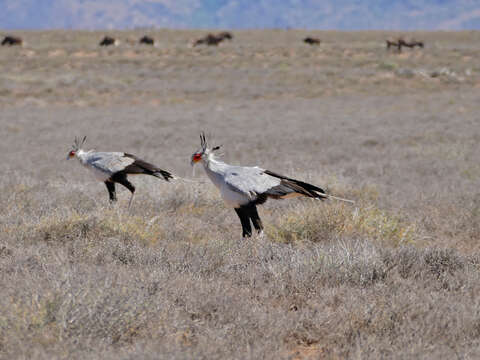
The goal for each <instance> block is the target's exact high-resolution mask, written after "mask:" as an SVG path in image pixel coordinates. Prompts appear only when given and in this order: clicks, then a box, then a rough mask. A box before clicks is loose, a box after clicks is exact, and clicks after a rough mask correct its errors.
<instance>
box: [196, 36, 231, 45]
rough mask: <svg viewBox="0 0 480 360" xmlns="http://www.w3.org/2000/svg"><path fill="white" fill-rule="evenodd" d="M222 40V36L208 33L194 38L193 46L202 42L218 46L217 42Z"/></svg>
mask: <svg viewBox="0 0 480 360" xmlns="http://www.w3.org/2000/svg"><path fill="white" fill-rule="evenodd" d="M223 40H224V38H223V37H218V36H216V35H213V34H208V35H206V36H205V37H203V38H201V39H198V40H196V41H195V42H194V43H193V46H197V45H202V44H205V45H208V46H218V44H220V43H221V42H222V41H223Z"/></svg>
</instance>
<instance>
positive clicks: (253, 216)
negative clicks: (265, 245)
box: [247, 204, 263, 234]
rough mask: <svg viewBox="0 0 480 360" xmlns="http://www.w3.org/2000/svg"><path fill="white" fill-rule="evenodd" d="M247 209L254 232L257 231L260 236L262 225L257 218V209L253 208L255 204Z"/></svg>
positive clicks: (258, 217)
mask: <svg viewBox="0 0 480 360" xmlns="http://www.w3.org/2000/svg"><path fill="white" fill-rule="evenodd" d="M247 209H248V212H249V216H250V219H251V220H252V223H253V227H254V228H255V230H257V232H258V233H259V234H262V233H263V224H262V220H260V216H258V211H257V207H256V206H255V204H252V205H250V206H249V207H248V208H247Z"/></svg>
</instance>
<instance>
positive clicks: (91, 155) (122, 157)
mask: <svg viewBox="0 0 480 360" xmlns="http://www.w3.org/2000/svg"><path fill="white" fill-rule="evenodd" d="M86 139H87V137H86V136H85V137H84V138H83V140H82V142H81V143H80V142H79V141H78V139H77V138H75V143H74V145H73V147H72V150H70V152H69V153H68V156H67V160H68V159H72V158H74V157H76V158H77V159H78V160H79V161H80V164H82V165H83V166H85V167H86V168H88V169H90V170H91V171H92V172H93V174H94V176H95V177H96V178H97V180H99V181H102V182H104V183H105V185H106V186H107V190H108V194H109V196H110V201H111V202H115V201H117V195H116V193H115V183H118V184H121V185H123V186H125V187H126V188H127V189H128V190H130V192H131V193H132V196H131V197H130V201H129V203H128V208H130V206H131V205H132V200H133V195H134V194H135V186H133V184H132V183H131V182H130V181H128V179H127V175H140V174H145V175H152V176H155V177H158V178H160V179H164V180H165V181H169V180H170V179H174V176H173V175H172V174H170V173H169V172H168V171H165V170H162V169H160V168H158V167H157V166H155V165H152V164H150V163H148V162H146V161H144V160H142V159H139V158H137V157H136V156H135V155H132V154H127V153H123V152H97V151H95V150H89V151H85V150H83V149H82V148H81V147H82V146H83V144H84V143H85V140H86Z"/></svg>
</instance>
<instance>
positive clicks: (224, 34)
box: [217, 31, 233, 40]
mask: <svg viewBox="0 0 480 360" xmlns="http://www.w3.org/2000/svg"><path fill="white" fill-rule="evenodd" d="M217 36H218V37H221V38H223V39H228V40H232V39H233V34H232V33H231V32H229V31H223V32H221V33H220V34H218V35H217Z"/></svg>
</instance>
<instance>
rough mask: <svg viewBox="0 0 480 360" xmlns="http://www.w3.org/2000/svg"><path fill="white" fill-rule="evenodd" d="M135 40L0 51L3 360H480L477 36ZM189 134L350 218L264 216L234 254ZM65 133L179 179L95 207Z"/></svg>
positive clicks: (230, 229)
mask: <svg viewBox="0 0 480 360" xmlns="http://www.w3.org/2000/svg"><path fill="white" fill-rule="evenodd" d="M144 33H145V32H143V31H127V32H111V33H110V34H111V35H113V36H114V37H116V38H118V39H119V40H120V41H121V44H120V45H119V46H117V47H107V48H100V47H99V46H98V42H99V41H100V40H101V38H102V37H103V35H104V33H103V32H79V31H51V32H19V33H15V35H20V36H22V37H23V38H24V40H25V41H26V44H25V45H24V46H23V47H1V48H0V66H1V69H2V71H1V72H0V106H1V114H2V115H1V117H0V124H1V129H2V131H1V136H0V139H1V141H0V160H1V163H2V171H1V173H0V189H1V191H0V289H1V296H0V358H2V359H13V358H18V359H85V358H88V359H119V358H121V359H133V358H135V359H173V358H174V359H230V358H231V359H317V358H330V359H341V358H359V359H360V358H392V359H405V358H422V359H439V358H443V359H451V358H456V357H458V358H464V359H469V358H471V359H473V358H478V357H479V356H480V252H479V251H480V242H479V240H480V190H479V185H480V146H479V142H480V127H479V125H480V118H479V111H478V109H479V104H480V102H479V100H480V61H479V54H480V32H473V31H472V32H434V33H423V32H418V33H409V34H406V35H407V36H409V37H415V38H416V39H419V40H423V41H424V42H425V48H424V49H418V48H417V49H413V50H411V49H405V50H403V51H402V52H401V53H398V52H396V51H393V50H392V51H387V50H386V48H385V39H387V38H389V37H395V36H398V35H401V34H399V33H388V32H380V31H379V32H333V31H332V32H315V31H314V32H308V33H307V32H305V31H296V30H269V31H240V32H233V34H234V39H233V41H225V42H223V43H222V44H221V45H220V46H219V47H206V46H198V47H192V46H189V44H191V43H192V41H193V40H194V39H196V38H198V37H201V36H203V35H205V34H206V33H207V32H206V31H205V32H204V31H170V30H158V31H147V33H148V34H149V35H151V36H152V37H154V38H155V40H156V42H157V44H156V46H154V47H151V46H145V45H138V44H136V41H137V40H138V38H140V37H141V36H142V35H144ZM307 35H313V36H316V37H319V38H320V39H321V40H322V43H321V44H320V46H309V45H306V44H304V43H302V39H303V38H304V37H305V36H307ZM200 131H205V132H206V133H207V134H208V135H209V139H210V142H211V144H212V145H223V152H224V156H223V157H224V159H225V161H227V162H229V163H233V164H242V165H259V166H261V167H264V168H267V169H269V170H272V171H275V172H279V173H282V174H285V175H287V176H291V177H295V178H298V179H302V180H305V181H308V182H311V183H313V184H316V185H319V186H321V187H325V188H326V189H327V190H328V191H329V192H330V193H332V194H334V195H338V196H342V197H346V198H351V199H354V200H355V201H356V204H355V205H354V206H351V205H348V204H343V203H336V202H332V201H325V202H319V201H313V200H309V199H287V200H283V201H269V202H267V204H265V205H264V206H263V207H260V209H259V211H260V216H262V218H263V221H264V224H265V226H266V231H265V236H264V237H262V238H259V237H253V238H251V239H248V240H243V239H241V226H240V222H239V220H238V218H237V216H236V214H235V212H234V211H233V210H232V209H228V208H226V207H225V206H224V204H223V202H222V201H221V200H220V197H219V195H218V192H217V190H216V189H215V188H214V187H213V185H212V184H211V183H210V182H209V181H208V179H207V178H206V176H205V174H204V172H203V169H201V168H200V167H198V168H196V169H195V174H192V168H191V166H190V156H191V154H192V153H193V152H194V151H195V150H197V149H198V148H199V133H200ZM84 135H86V136H87V143H86V147H87V148H95V149H97V150H105V151H125V152H129V153H133V154H136V155H138V156H140V157H142V158H144V159H145V160H147V161H150V162H152V163H154V164H156V165H158V166H160V167H162V168H164V169H166V170H169V171H171V172H173V173H174V174H177V175H179V176H181V177H184V178H187V179H193V180H195V181H194V182H190V181H176V182H173V183H166V182H163V181H161V180H159V179H156V178H149V177H135V178H133V182H134V184H135V185H136V186H137V192H136V196H135V200H134V203H133V206H132V208H131V211H130V212H128V210H127V205H128V199H129V193H128V191H127V190H125V189H123V188H119V189H118V192H119V201H118V203H117V204H116V205H114V206H110V205H109V203H108V193H107V190H106V188H105V186H104V185H103V184H102V183H99V182H97V181H95V179H94V178H93V177H92V176H91V175H90V174H89V173H88V172H87V171H86V170H85V169H84V168H82V167H81V166H80V165H79V164H78V163H77V161H76V160H75V161H67V160H65V159H66V156H67V153H68V151H69V150H70V147H71V145H72V144H73V139H74V137H75V136H78V137H81V136H84Z"/></svg>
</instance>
